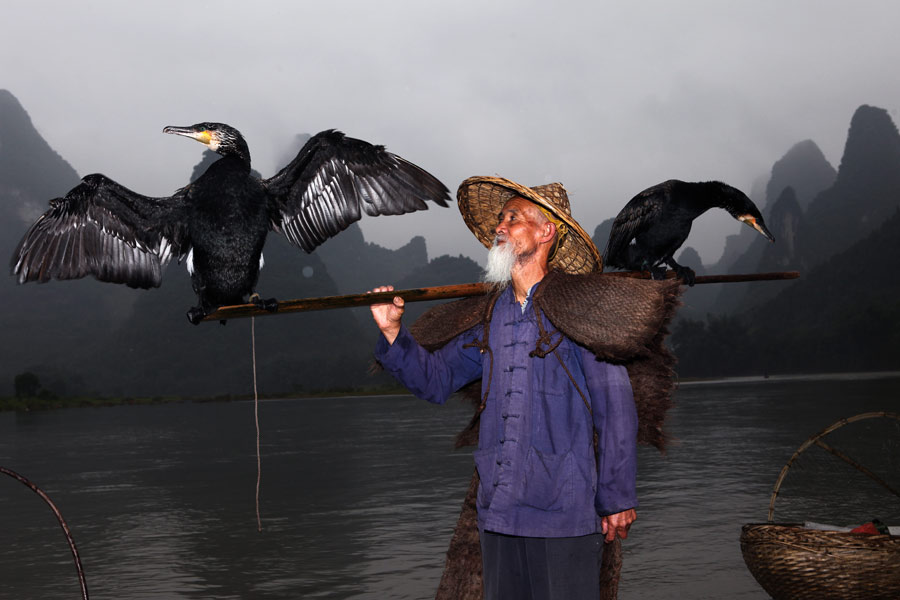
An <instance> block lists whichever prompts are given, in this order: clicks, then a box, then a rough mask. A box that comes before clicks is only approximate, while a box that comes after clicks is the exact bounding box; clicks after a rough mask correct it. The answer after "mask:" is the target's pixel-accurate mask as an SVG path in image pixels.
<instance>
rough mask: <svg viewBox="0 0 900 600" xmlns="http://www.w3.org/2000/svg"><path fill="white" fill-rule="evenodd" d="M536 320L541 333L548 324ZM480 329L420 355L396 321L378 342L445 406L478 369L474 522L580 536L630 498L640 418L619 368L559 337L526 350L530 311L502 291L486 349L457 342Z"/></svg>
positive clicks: (409, 382) (531, 336) (532, 323)
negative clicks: (547, 349) (554, 343)
mask: <svg viewBox="0 0 900 600" xmlns="http://www.w3.org/2000/svg"><path fill="white" fill-rule="evenodd" d="M533 292H534V288H532V290H531V293H533ZM529 302H530V296H529ZM541 319H542V320H543V327H544V329H545V331H548V332H549V331H553V330H554V328H553V326H552V325H551V324H550V323H549V321H547V319H546V317H544V315H543V314H541ZM483 334H484V332H483V327H482V326H481V325H479V326H476V327H473V328H472V329H470V330H468V331H466V332H464V333H462V334H461V335H459V336H457V337H456V338H455V339H453V340H452V341H451V342H449V343H448V344H447V345H445V346H444V347H442V348H440V349H438V350H436V351H435V352H428V351H427V350H425V349H424V348H422V347H421V346H420V345H419V344H418V343H417V342H416V341H415V339H414V338H413V337H412V335H411V334H410V333H409V331H408V330H407V329H406V328H405V327H404V328H402V329H401V331H400V334H399V335H398V336H397V338H396V340H395V341H394V343H393V344H392V345H389V344H388V343H387V340H385V339H384V338H383V337H382V338H381V339H380V340H379V342H378V345H377V347H376V358H377V359H378V361H379V362H381V364H382V366H384V368H385V369H386V370H387V371H388V372H390V373H392V374H393V375H394V376H395V377H396V378H397V379H398V380H399V381H401V382H402V383H403V384H404V385H405V386H406V387H407V388H408V389H409V390H410V391H411V392H413V393H414V394H415V395H416V396H418V397H420V398H423V399H425V400H428V401H429V402H435V403H438V404H442V403H444V402H445V401H446V400H447V398H448V397H449V396H450V395H451V394H452V393H453V392H455V391H456V390H458V389H459V388H460V387H462V386H464V385H465V384H467V383H470V382H471V381H474V380H476V379H478V378H479V377H482V396H483V395H484V393H485V392H487V393H488V396H487V402H486V405H485V409H484V412H483V413H482V414H481V425H480V429H479V444H478V450H476V451H475V452H474V457H475V464H476V467H477V469H478V474H479V477H480V480H481V484H480V487H479V490H478V499H477V507H478V526H479V529H481V530H488V531H494V532H497V533H503V534H509V535H521V536H533V537H568V536H579V535H586V534H589V533H595V532H598V531H600V515H608V514H613V513H616V512H620V511H623V510H627V509H629V508H634V507H636V506H637V496H636V492H635V477H636V471H637V457H636V434H637V415H636V412H635V407H634V400H633V398H632V391H631V384H630V381H629V378H628V373H627V371H626V369H625V367H623V366H619V365H612V364H609V363H605V362H601V361H598V360H597V359H596V358H595V357H594V355H593V354H592V353H591V352H590V351H589V350H587V349H585V348H583V347H581V346H578V345H577V344H575V343H574V342H572V341H571V340H569V339H568V338H563V340H562V342H561V343H560V345H559V346H558V347H557V348H556V350H555V354H556V356H554V353H551V354H548V355H547V356H546V357H544V358H539V357H530V356H529V353H530V352H531V351H532V350H534V348H535V343H536V341H537V339H538V336H539V330H538V325H537V322H536V317H535V312H534V310H532V309H531V307H530V306H529V307H528V309H527V310H523V308H522V307H521V306H520V305H519V304H518V303H517V302H516V301H515V296H514V295H513V292H512V289H511V288H507V290H506V291H504V292H503V294H502V295H501V296H500V298H499V299H498V300H497V303H496V305H495V307H494V312H493V317H492V320H491V325H490V336H489V345H490V348H491V352H485V353H481V352H480V351H479V349H478V348H477V347H466V345H467V344H470V343H471V342H473V341H475V340H476V339H480V338H481V337H482V336H483ZM557 335H559V334H557ZM491 357H492V359H491ZM557 357H558V358H557ZM491 363H493V364H491ZM560 363H562V364H564V365H565V368H566V369H567V370H568V372H569V373H570V374H571V378H570V376H569V374H567V373H566V369H563V368H562V366H561V364H560ZM572 379H574V380H575V383H576V384H577V386H578V388H580V390H581V391H582V392H583V393H584V394H585V395H586V396H587V401H588V402H589V403H590V405H591V411H590V412H589V411H588V408H587V406H586V404H585V400H584V399H583V398H582V396H581V394H580V393H579V391H578V389H576V387H575V385H574V384H573V382H572ZM488 386H490V387H488ZM592 421H593V427H592ZM594 428H596V430H597V431H598V434H599V438H598V441H599V444H598V446H599V459H598V460H597V461H595V459H594V448H593V429H594Z"/></svg>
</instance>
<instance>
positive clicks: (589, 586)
mask: <svg viewBox="0 0 900 600" xmlns="http://www.w3.org/2000/svg"><path fill="white" fill-rule="evenodd" d="M602 554H603V536H602V535H601V534H599V533H595V534H592V535H585V536H580V537H567V538H530V537H518V536H512V535H503V534H499V533H493V532H491V531H482V532H481V558H482V565H483V581H484V600H589V599H596V598H599V596H600V559H601V557H602Z"/></svg>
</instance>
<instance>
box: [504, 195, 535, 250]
mask: <svg viewBox="0 0 900 600" xmlns="http://www.w3.org/2000/svg"><path fill="white" fill-rule="evenodd" d="M539 214H540V213H539V212H538V210H537V208H535V207H534V205H533V204H532V203H531V202H529V201H528V200H525V199H524V198H518V197H516V198H510V199H509V200H508V201H507V202H506V204H504V205H503V209H502V210H501V211H500V214H499V215H497V221H498V222H497V227H496V229H495V230H494V231H495V233H496V234H497V245H500V246H502V245H504V244H511V245H512V248H513V251H514V252H515V255H516V257H517V258H518V259H519V261H522V260H525V259H527V258H529V257H531V256H533V255H534V253H535V252H536V251H537V248H538V243H539V240H540V238H541V233H542V232H541V229H542V225H543V224H542V223H541V220H540V219H539V218H538V215H539Z"/></svg>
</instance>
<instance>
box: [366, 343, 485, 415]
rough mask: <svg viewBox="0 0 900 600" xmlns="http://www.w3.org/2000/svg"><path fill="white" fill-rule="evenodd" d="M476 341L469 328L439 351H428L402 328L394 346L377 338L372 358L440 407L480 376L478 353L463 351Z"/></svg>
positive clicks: (474, 349) (407, 386)
mask: <svg viewBox="0 0 900 600" xmlns="http://www.w3.org/2000/svg"><path fill="white" fill-rule="evenodd" d="M474 339H475V333H474V331H473V330H472V329H470V330H468V331H465V332H463V333H461V334H460V335H458V336H456V337H455V338H453V339H452V340H451V341H450V342H448V343H447V344H446V345H445V346H443V347H442V348H439V349H437V350H435V351H434V352H429V351H428V350H426V349H425V348H423V347H422V346H421V345H420V344H419V343H418V342H417V341H416V339H415V338H414V337H413V336H412V334H410V332H409V330H408V329H406V327H405V326H401V328H400V333H399V334H398V335H397V338H396V339H395V340H394V343H393V344H388V342H387V340H386V339H385V338H384V336H380V337H379V339H378V342H377V344H376V346H375V359H376V360H377V361H378V362H380V363H381V365H382V366H383V367H384V369H385V370H386V371H387V372H389V373H390V374H391V375H393V376H394V377H395V378H396V379H397V380H398V381H399V382H400V383H402V384H403V385H404V386H406V388H407V389H408V390H409V391H410V392H412V393H413V394H415V395H416V396H417V397H419V398H421V399H423V400H427V401H429V402H434V403H435V404H443V403H444V402H446V400H447V398H449V397H450V395H451V394H453V392H455V391H456V390H458V389H459V388H461V387H462V386H464V385H466V384H467V383H470V382H472V381H474V380H476V379H478V378H479V377H481V374H482V373H481V369H482V367H481V359H482V356H481V352H479V350H478V349H477V348H474V347H469V348H466V347H465V346H466V344H468V343H470V342H472V341H473V340H474Z"/></svg>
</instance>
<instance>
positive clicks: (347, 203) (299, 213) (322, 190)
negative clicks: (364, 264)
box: [263, 130, 450, 252]
mask: <svg viewBox="0 0 900 600" xmlns="http://www.w3.org/2000/svg"><path fill="white" fill-rule="evenodd" d="M263 184H264V185H265V187H266V190H267V191H268V193H269V214H270V217H269V220H270V222H271V226H272V229H273V230H275V231H277V232H279V233H281V234H283V235H284V236H285V237H287V239H289V240H290V241H291V243H293V244H294V245H295V246H298V247H300V248H302V249H303V250H305V251H306V252H312V251H313V250H314V249H315V248H316V246H318V245H320V244H321V243H322V242H324V241H325V240H327V239H328V238H330V237H332V236H335V235H337V234H338V233H340V232H341V231H343V230H344V229H346V228H347V227H348V226H349V225H350V224H351V223H353V222H354V221H358V220H359V218H360V216H361V211H360V209H362V210H363V211H365V213H366V214H367V215H372V216H375V215H400V214H404V213H408V212H412V211H415V210H425V209H427V208H428V206H427V205H426V204H425V202H426V201H428V200H431V201H433V202H436V203H437V204H439V205H440V206H447V201H448V200H449V198H450V196H449V191H448V190H447V188H446V187H445V186H444V184H442V183H441V182H440V181H438V180H437V179H436V178H435V177H434V176H432V175H431V174H429V173H428V172H426V171H424V170H423V169H421V168H419V167H417V166H416V165H414V164H412V163H411V162H408V161H406V160H404V159H403V158H401V157H399V156H397V155H395V154H392V153H390V152H387V151H386V150H385V149H384V147H383V146H373V145H372V144H369V143H368V142H364V141H362V140H357V139H353V138H349V137H346V136H345V135H344V134H343V133H341V132H339V131H335V130H328V131H323V132H321V133H318V134H316V135H314V136H313V137H312V138H310V140H309V141H308V142H306V144H304V146H303V148H301V149H300V152H299V153H298V154H297V157H296V158H294V160H292V161H291V163H290V164H289V165H287V166H286V167H285V168H283V169H282V170H281V171H280V172H279V173H278V174H277V175H275V176H274V177H272V178H271V179H267V180H265V181H264V182H263Z"/></svg>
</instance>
